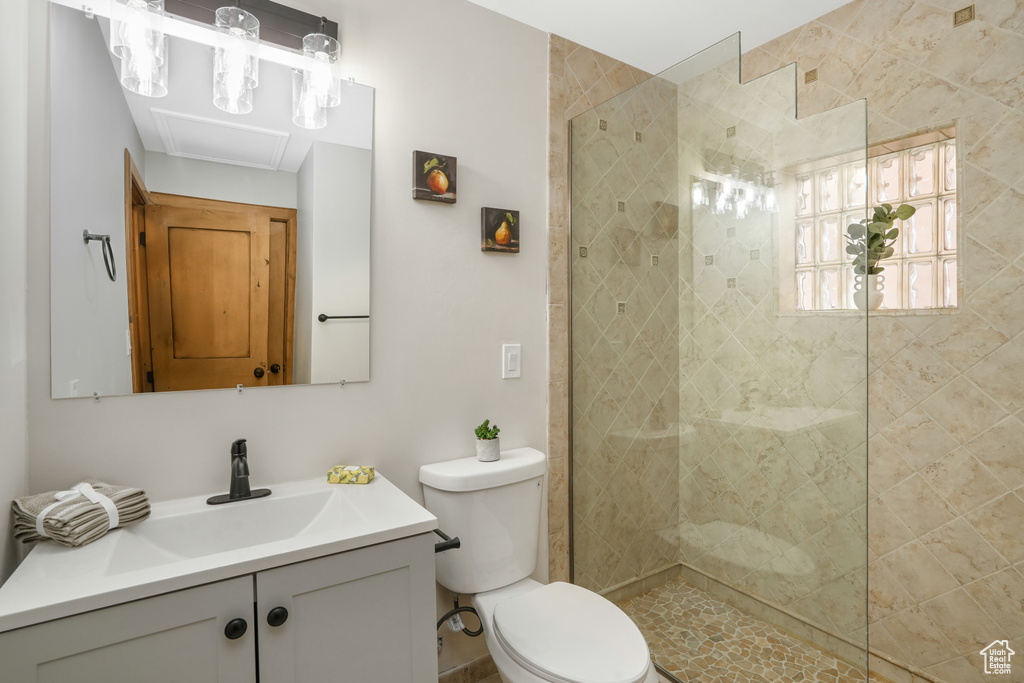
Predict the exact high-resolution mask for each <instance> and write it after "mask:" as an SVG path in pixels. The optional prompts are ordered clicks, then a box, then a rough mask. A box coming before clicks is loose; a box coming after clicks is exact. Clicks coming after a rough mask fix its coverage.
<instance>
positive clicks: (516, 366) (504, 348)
mask: <svg viewBox="0 0 1024 683" xmlns="http://www.w3.org/2000/svg"><path fill="white" fill-rule="evenodd" d="M522 372H523V345H522V344H502V345H501V378H502V379H518V378H519V377H521V376H522Z"/></svg>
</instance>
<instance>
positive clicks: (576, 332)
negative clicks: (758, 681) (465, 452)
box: [570, 56, 679, 590]
mask: <svg viewBox="0 0 1024 683" xmlns="http://www.w3.org/2000/svg"><path fill="white" fill-rule="evenodd" d="M570 60H571V56H570ZM676 124H677V119H676V93H675V87H674V86H673V85H672V84H671V83H669V82H667V81H664V80H662V79H658V78H653V79H650V80H647V81H644V82H643V83H641V84H640V85H638V86H636V87H635V88H633V89H631V90H629V91H627V92H625V93H623V94H621V95H619V96H617V97H615V98H614V99H612V100H609V101H607V102H605V103H604V104H600V105H598V106H597V107H595V108H593V109H590V110H588V111H587V112H586V113H585V114H582V115H580V116H578V117H576V118H575V119H574V120H573V124H572V130H571V136H572V150H573V153H572V154H573V155H572V188H571V199H572V242H571V243H570V260H571V264H572V306H571V311H572V329H573V338H572V363H573V375H572V376H573V387H572V420H573V439H574V440H573V444H572V458H573V487H574V488H573V516H574V519H573V530H574V541H573V548H574V553H575V555H574V569H575V580H576V582H577V583H578V584H580V585H582V586H585V587H587V588H590V589H594V590H601V589H605V588H609V587H611V586H614V585H617V584H619V583H622V582H624V581H629V580H632V579H635V578H637V577H639V576H642V575H644V574H646V573H649V572H652V571H655V570H658V569H661V568H663V567H665V566H667V565H670V564H672V563H674V562H675V561H676V558H677V556H678V537H677V533H676V525H677V523H678V513H679V508H678V501H679V499H678V486H677V484H676V482H678V480H679V457H678V428H677V425H678V419H679V418H678V413H679V385H678V358H677V354H678V345H679V342H678V328H679V324H678V323H679V306H678V289H677V287H678V280H677V277H676V274H677V272H678V256H679V248H678V242H677V229H678V222H679V209H678V199H677V193H678V180H677V170H678V167H677V163H676V158H675V140H676Z"/></svg>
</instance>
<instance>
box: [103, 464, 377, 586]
mask: <svg viewBox="0 0 1024 683" xmlns="http://www.w3.org/2000/svg"><path fill="white" fill-rule="evenodd" d="M308 483H309V484H312V483H313V482H308ZM305 484H306V482H302V483H298V484H296V483H292V484H279V485H278V486H277V487H276V488H272V489H271V490H272V491H273V493H272V494H271V496H269V497H267V498H256V499H253V500H243V501H237V502H234V503H230V504H225V505H217V506H211V505H207V504H205V503H202V501H199V500H198V499H197V498H192V499H185V500H180V501H171V502H168V503H162V504H161V503H158V504H156V505H154V506H153V514H152V516H151V517H150V518H149V519H147V520H146V521H145V522H144V523H140V524H137V525H135V526H130V527H127V528H126V529H124V530H123V533H120V534H119V535H118V538H117V543H116V546H115V548H114V550H113V553H112V554H111V556H110V563H109V570H108V573H113V574H118V573H123V572H126V571H134V570H136V569H142V568H144V567H152V566H155V565H158V564H165V563H170V562H176V561H179V560H183V559H190V558H201V557H206V556H211V555H216V554H219V553H224V552H230V551H235V550H240V549H243V548H253V547H256V546H261V545H264V544H267V543H276V542H279V541H288V540H294V539H296V538H298V537H301V536H308V535H311V534H317V533H324V532H330V531H332V530H336V529H339V528H341V527H343V526H345V525H351V524H354V523H359V522H362V521H365V518H366V515H365V514H364V512H363V511H362V509H361V507H365V505H364V506H360V505H359V504H357V502H358V501H359V500H360V498H361V496H359V495H354V496H353V495H348V496H346V495H337V494H339V493H343V492H340V491H339V487H338V486H333V487H331V488H330V489H324V488H322V487H320V486H312V487H310V486H306V485H305ZM201 503H202V504H201Z"/></svg>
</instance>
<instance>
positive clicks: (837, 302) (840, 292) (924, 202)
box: [794, 139, 957, 311]
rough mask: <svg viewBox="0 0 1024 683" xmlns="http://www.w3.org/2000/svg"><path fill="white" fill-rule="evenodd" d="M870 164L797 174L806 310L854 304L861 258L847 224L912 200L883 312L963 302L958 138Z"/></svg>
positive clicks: (798, 261) (885, 155) (799, 282)
mask: <svg viewBox="0 0 1024 683" xmlns="http://www.w3.org/2000/svg"><path fill="white" fill-rule="evenodd" d="M898 146H899V145H888V146H887V147H886V148H884V149H883V150H882V153H880V154H877V155H875V156H872V157H870V158H869V159H868V164H867V169H865V168H864V165H863V164H862V163H851V164H845V165H840V166H834V167H830V168H823V169H819V170H815V171H812V172H807V173H804V174H801V175H797V176H796V198H795V199H796V214H797V216H796V230H795V233H794V236H795V241H796V244H795V266H796V268H795V269H796V272H795V277H796V282H795V285H796V299H797V300H796V302H795V308H796V310H798V311H801V310H802V311H828V310H841V309H854V308H856V306H855V305H854V303H853V292H854V272H853V266H852V265H851V264H852V261H853V256H852V255H850V254H847V253H846V239H845V234H846V227H847V226H848V225H850V224H851V223H856V222H858V221H860V220H861V219H862V218H864V217H865V215H866V212H865V205H864V196H865V186H866V188H867V201H868V205H869V206H876V205H880V204H892V205H893V206H899V205H900V204H910V205H911V206H913V207H914V208H915V209H916V210H917V211H916V213H915V214H914V215H913V216H911V217H910V218H909V219H907V220H905V221H897V222H896V226H897V227H898V228H899V229H900V235H899V238H898V239H897V241H896V244H895V245H893V246H894V249H895V253H894V254H893V256H892V257H891V258H888V259H885V260H884V261H881V262H880V265H882V266H884V267H885V270H884V271H883V272H882V273H881V275H883V276H884V278H885V285H884V293H885V298H884V300H883V302H882V306H881V309H880V310H916V309H930V308H956V306H957V258H956V245H957V212H956V140H954V139H944V140H940V141H936V142H929V143H927V144H922V145H916V146H913V147H908V148H907V149H902V150H899V151H888V150H891V149H893V148H894V147H898Z"/></svg>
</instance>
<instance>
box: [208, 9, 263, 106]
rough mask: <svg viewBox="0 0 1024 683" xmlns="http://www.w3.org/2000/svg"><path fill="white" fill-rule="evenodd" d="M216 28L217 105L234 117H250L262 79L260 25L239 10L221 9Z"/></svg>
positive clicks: (215, 93)
mask: <svg viewBox="0 0 1024 683" xmlns="http://www.w3.org/2000/svg"><path fill="white" fill-rule="evenodd" d="M215 26H216V28H217V44H216V47H215V48H214V55H213V104H214V106H216V107H217V108H218V109H220V110H222V111H226V112H228V113H231V114H247V113H249V112H250V111H252V91H253V88H255V87H256V86H257V85H259V78H260V73H259V68H260V61H259V56H258V54H257V52H258V50H259V43H260V22H259V20H258V19H257V18H256V17H254V16H253V15H252V14H250V13H249V12H246V11H245V10H243V9H239V8H238V7H221V8H220V9H218V10H217V15H216V22H215Z"/></svg>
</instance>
